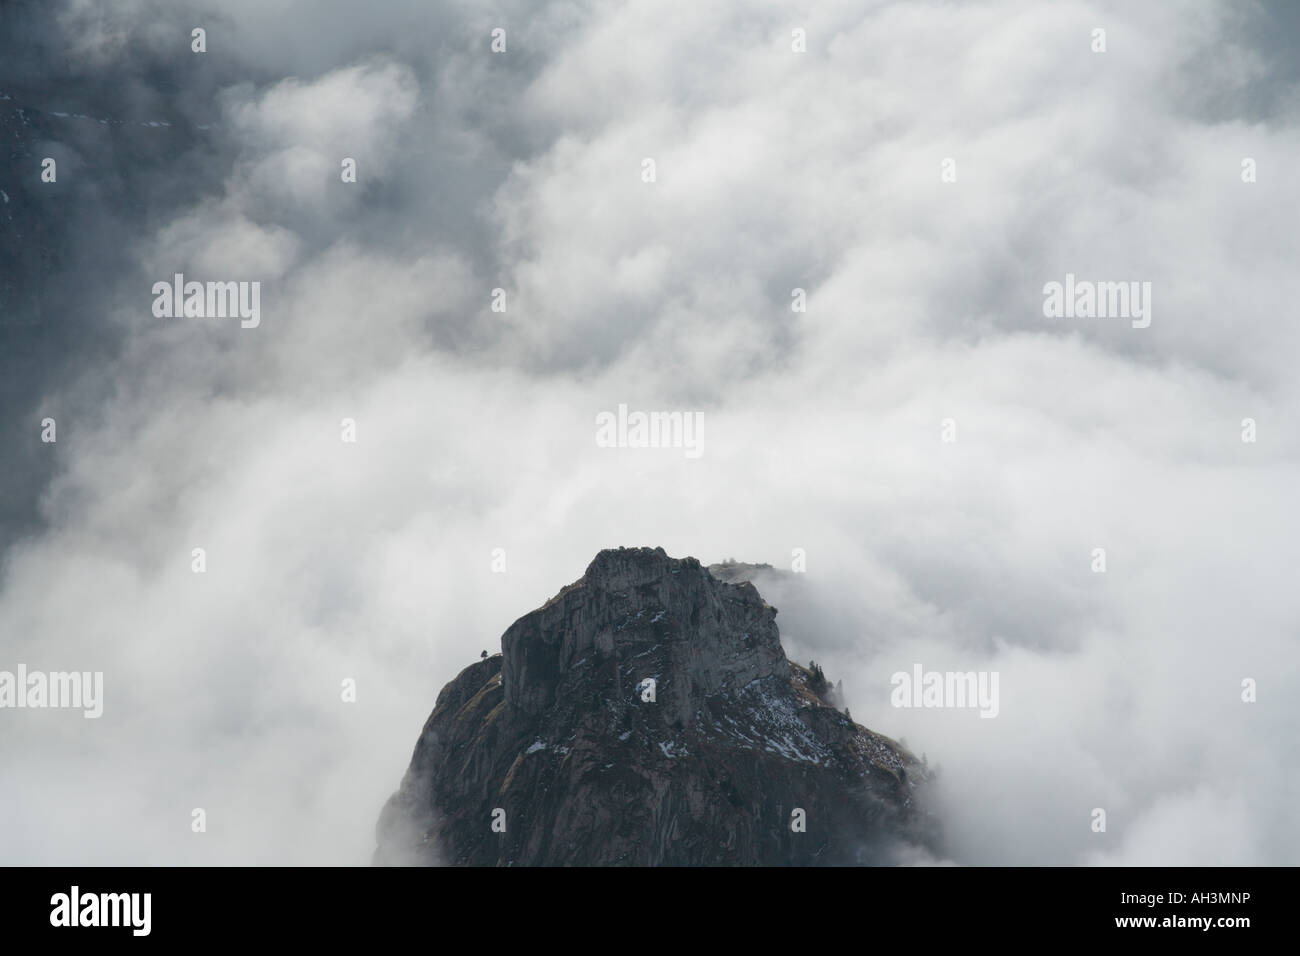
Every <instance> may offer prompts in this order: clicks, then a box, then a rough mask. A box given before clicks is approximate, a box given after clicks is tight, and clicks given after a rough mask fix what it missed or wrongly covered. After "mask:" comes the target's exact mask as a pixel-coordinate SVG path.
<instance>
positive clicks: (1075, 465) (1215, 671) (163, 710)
mask: <svg viewBox="0 0 1300 956" xmlns="http://www.w3.org/2000/svg"><path fill="white" fill-rule="evenodd" d="M1296 16H1297V15H1296V13H1295V12H1294V10H1292V9H1290V8H1289V7H1287V6H1286V5H1278V6H1273V5H1257V4H1247V3H1227V2H1210V0H1189V2H1186V3H1180V4H1176V5H1175V4H1161V5H1155V4H1150V5H1148V4H1128V3H1118V2H1117V3H1092V4H1083V3H1070V2H1061V3H1050V4H1048V3H1027V2H1010V0H990V2H971V3H961V4H957V3H952V4H926V5H920V4H914V3H901V2H900V3H863V2H861V0H857V2H851V3H850V2H845V3H834V2H832V3H823V4H817V5H815V7H814V8H803V7H797V6H795V5H791V4H777V3H758V4H755V3H745V4H740V3H732V2H729V0H724V2H719V3H710V4H696V3H664V2H656V3H639V2H638V3H563V4H556V3H551V4H538V3H532V2H529V3H522V2H521V3H506V4H500V5H497V6H495V7H494V8H493V9H491V10H485V9H483V8H482V5H481V4H474V3H468V2H467V3H461V4H455V3H442V4H428V3H425V2H423V0H409V2H379V3H375V4H371V5H367V6H366V7H365V8H364V9H363V8H362V7H359V6H358V5H356V4H354V3H350V2H342V0H329V2H311V3H308V2H283V0H282V2H267V0H226V2H223V3H221V4H219V5H213V6H212V7H205V6H203V5H199V4H192V3H189V2H168V3H162V2H146V0H122V2H118V3H114V4H112V5H101V4H98V3H91V2H89V0H61V2H59V3H52V4H16V5H13V6H7V7H6V10H5V12H4V13H3V14H0V18H8V19H7V20H4V19H0V54H3V55H0V94H4V95H7V96H9V97H10V99H8V100H0V121H2V122H4V123H5V124H7V125H6V126H5V127H4V130H5V131H7V132H8V133H9V134H12V133H14V132H15V131H16V132H17V134H18V135H17V137H16V138H15V139H14V142H16V143H18V144H19V145H18V146H16V147H13V153H12V155H9V156H8V157H7V158H0V189H3V190H5V192H6V194H7V195H8V196H9V197H10V200H11V201H10V202H9V203H6V204H4V205H3V206H0V243H3V245H2V246H0V249H3V251H4V252H5V253H6V257H5V258H6V264H5V265H3V266H0V278H4V279H5V281H6V282H7V285H3V286H0V292H3V294H4V298H3V300H0V305H3V307H4V312H3V316H2V317H0V376H2V377H0V403H3V404H0V448H3V467H2V468H0V491H2V492H3V496H0V497H3V501H4V506H3V508H0V549H2V550H3V559H2V560H3V572H2V573H3V577H2V578H0V669H10V670H12V669H13V668H14V667H15V666H16V665H17V664H19V663H24V664H26V665H27V666H28V667H29V668H31V669H42V670H66V669H77V670H102V671H103V672H104V680H105V704H104V708H105V709H104V716H103V717H102V718H100V719H99V720H85V719H83V718H82V717H81V716H80V714H79V713H76V712H65V711H13V710H5V711H0V859H3V860H5V861H7V862H14V863H49V864H81V863H96V864H103V863H147V864H152V863H209V862H216V863H284V864H288V863H363V862H366V861H367V860H368V858H369V853H370V850H371V848H372V846H373V835H372V833H373V826H374V822H375V819H376V817H377V815H378V812H379V808H380V806H381V804H382V802H383V800H384V799H385V798H386V797H387V796H388V794H389V793H391V792H392V790H393V789H394V788H395V787H396V785H397V783H398V781H399V779H400V777H401V774H402V772H403V770H404V769H405V766H406V762H407V760H408V759H409V756H410V752H411V749H412V747H413V746H414V743H415V739H416V736H417V735H418V733H419V730H420V727H421V726H422V723H423V721H424V719H425V717H426V716H427V715H428V712H429V711H430V710H431V708H432V706H433V701H434V698H435V696H436V694H437V691H438V690H439V689H440V688H441V687H442V685H443V684H444V683H446V682H447V681H448V680H450V679H451V678H452V677H453V676H454V675H455V674H456V673H457V672H458V671H459V670H460V669H461V668H462V667H463V666H464V665H466V664H468V663H470V662H471V661H473V660H475V659H477V657H478V654H479V652H480V650H482V649H484V648H487V649H489V650H493V651H495V650H497V649H499V637H500V634H501V632H502V631H503V630H505V628H506V627H507V626H508V625H509V624H510V623H511V622H512V621H513V620H514V619H515V618H516V617H518V616H519V615H520V614H523V613H524V612H526V611H528V610H530V609H531V608H533V607H535V606H537V605H538V604H540V603H541V602H542V601H544V600H545V599H547V598H548V597H550V596H551V595H552V594H554V593H555V592H556V591H558V590H559V588H560V587H561V586H562V585H563V584H566V583H568V582H570V581H572V580H574V579H575V578H577V577H578V576H579V575H580V574H581V573H582V570H583V569H584V568H585V566H586V564H587V563H588V561H589V560H590V559H591V557H592V556H593V555H594V554H595V553H596V551H597V550H599V549H600V548H602V547H615V546H618V545H661V546H663V547H664V548H665V549H666V550H667V551H668V552H669V553H670V554H672V555H675V556H682V555H687V554H691V555H695V556H697V557H699V558H701V559H702V560H704V561H706V562H708V561H715V560H720V559H722V558H725V557H728V556H734V557H736V558H738V559H741V560H749V561H767V562H770V563H772V564H773V565H775V566H777V567H784V568H788V567H789V566H790V563H791V552H792V550H793V549H795V548H802V549H804V550H805V551H806V553H807V569H808V570H807V574H806V575H805V576H803V577H802V578H798V579H795V580H794V581H787V582H783V583H776V584H773V585H772V586H771V588H769V589H767V590H765V592H764V593H765V596H767V598H768V600H769V601H770V602H771V603H773V604H775V605H776V606H777V607H778V608H781V614H780V615H779V616H778V619H777V620H778V624H780V625H781V627H782V632H783V636H784V640H785V643H786V646H787V649H788V650H789V651H790V653H791V656H792V657H793V658H794V659H796V660H806V659H807V658H809V657H811V656H815V657H816V658H817V659H818V661H819V662H821V663H822V664H823V666H824V667H825V670H826V672H827V674H828V676H830V677H831V678H832V679H833V680H839V679H843V681H844V686H845V691H846V694H847V696H848V699H849V702H850V705H851V709H852V712H853V715H854V717H855V719H857V720H858V721H860V722H862V723H865V724H866V725H867V726H869V727H871V728H872V729H874V730H878V731H880V732H883V733H886V734H889V735H891V736H894V737H903V738H905V739H906V741H907V743H908V745H909V746H910V747H911V748H912V749H913V750H915V751H917V752H918V753H920V752H925V753H926V755H927V757H928V760H929V762H930V764H931V765H934V764H936V763H938V764H939V765H940V766H941V768H942V776H941V784H940V790H941V798H942V803H943V808H944V814H945V820H946V824H947V829H948V835H949V838H950V842H951V847H950V853H949V857H950V858H951V859H952V860H953V861H955V862H958V863H982V864H1003V863H1061V864H1092V863H1122V864H1130V863H1133V864H1170V865H1173V864H1217V863H1228V864H1234V863H1243V864H1245V863H1256V864H1260V863H1262V864H1295V863H1297V862H1300V827H1298V825H1297V824H1296V822H1295V821H1294V814H1293V813H1292V809H1291V808H1292V807H1293V806H1294V805H1295V802H1296V799H1297V797H1300V769H1298V768H1297V766H1296V763H1295V760H1294V756H1293V755H1294V749H1295V748H1294V735H1295V727H1296V723H1297V721H1296V717H1297V709H1298V708H1300V704H1297V703H1296V702H1297V701H1300V673H1298V668H1297V660H1298V659H1300V658H1298V655H1297V653H1296V640H1297V636H1298V635H1297V621H1300V613H1298V612H1300V607H1297V605H1298V604H1300V596H1298V595H1297V589H1296V588H1295V587H1294V576H1295V569H1296V568H1297V567H1298V566H1300V553H1298V552H1300V543H1298V542H1300V534H1298V533H1297V531H1298V530H1300V529H1298V528H1297V524H1298V522H1297V507H1296V504H1295V493H1294V489H1295V488H1296V487H1297V486H1298V485H1300V480H1298V479H1300V474H1298V470H1300V469H1298V467H1297V466H1298V463H1300V441H1298V440H1297V437H1296V428H1295V421H1296V410H1297V407H1298V402H1297V385H1296V374H1295V372H1296V368H1297V360H1298V359H1300V326H1297V323H1296V322H1295V321H1294V317H1293V311H1294V303H1295V302H1296V301H1297V299H1298V298H1300V275H1298V274H1297V272H1296V270H1295V263H1296V261H1297V252H1298V251H1300V250H1298V249H1297V241H1296V239H1297V235H1296V232H1297V230H1296V224H1295V209H1296V208H1297V207H1298V203H1300V182H1298V181H1297V178H1296V176H1295V174H1294V171H1295V170H1296V169H1297V168H1300V126H1298V120H1300V99H1297V80H1298V79H1300V77H1298V76H1297V67H1296V63H1297V60H1296V52H1295V46H1294V37H1295V36H1296V35H1297V34H1296V31H1295V26H1296ZM195 26H203V27H205V28H206V29H207V46H208V51H207V52H206V53H204V54H194V53H191V51H190V30H191V29H192V28H193V27H195ZM498 26H500V27H504V28H505V29H506V31H507V32H506V37H507V50H506V52H505V53H504V54H494V53H492V52H491V50H490V48H489V44H490V39H491V38H490V32H491V30H492V29H493V28H494V27H498ZM1099 27H1100V28H1103V29H1104V30H1105V31H1106V50H1105V52H1104V53H1095V52H1093V51H1092V49H1091V46H1092V44H1093V39H1092V31H1093V30H1094V29H1095V28H1099ZM796 28H798V29H803V30H805V31H806V36H807V50H806V52H803V53H795V52H793V51H792V49H791V31H792V30H794V29H796ZM20 105H21V106H22V108H23V109H24V111H25V112H24V114H23V115H24V117H26V119H23V118H21V117H18V114H17V113H16V110H17V109H18V107H19V106H20ZM57 113H68V114H69V115H68V116H66V117H60V116H57V115H55V114H57ZM74 114H83V115H84V118H83V117H78V116H76V115H74ZM100 119H104V120H106V122H104V123H101V122H99V120H100ZM28 120H30V122H28ZM153 122H159V123H161V122H166V123H169V124H170V125H169V126H165V127H163V126H149V125H148V124H149V123H153ZM44 156H53V157H56V158H58V160H59V181H58V182H57V183H55V184H42V183H40V182H39V161H40V159H41V158H42V157H44ZM343 157H352V158H355V159H356V160H357V164H358V182H357V183H355V184H345V183H343V182H341V181H340V176H339V170H340V161H341V160H342V158H343ZM1247 157H1249V158H1251V159H1253V160H1254V161H1255V164H1256V181H1255V182H1253V183H1246V182H1243V181H1242V161H1243V159H1245V158H1247ZM646 158H652V159H653V160H654V161H655V169H656V180H655V181H654V182H652V183H647V182H644V181H643V180H642V162H643V160H644V159H646ZM947 158H952V159H953V160H955V163H956V181H955V182H943V181H942V180H941V175H940V173H941V164H942V163H943V161H944V160H945V159H947ZM6 216H8V218H6ZM33 250H35V251H33ZM38 254H39V255H43V256H45V258H44V259H42V260H41V261H42V262H44V263H45V265H43V266H42V267H41V268H42V269H43V270H44V271H38V270H36V269H35V267H29V266H28V265H27V264H26V263H28V262H29V261H30V260H27V259H20V256H23V255H26V256H33V255H38ZM20 262H21V263H22V265H15V263H20ZM176 272H183V273H184V274H185V275H186V276H187V277H190V278H197V279H200V280H207V279H213V280H236V281H260V282H261V283H262V300H261V304H262V317H261V324H260V326H259V327H258V328H256V329H241V328H240V327H239V323H238V321H234V320H220V319H213V320H205V319H193V318H191V319H174V320H163V319H158V318H155V317H154V316H153V314H152V312H151V305H152V302H153V296H152V294H151V291H150V290H151V286H152V284H153V283H154V282H156V281H159V280H164V281H166V280H170V278H171V276H172V275H173V274H174V273H176ZM1067 273H1073V274H1075V275H1076V276H1078V277H1079V278H1080V279H1089V280H1099V281H1130V280H1131V281H1140V282H1150V283H1151V288H1152V300H1151V301H1152V312H1151V319H1152V321H1151V324H1150V326H1149V327H1147V328H1134V327H1133V326H1132V324H1131V323H1130V321H1129V320H1128V319H1124V318H1072V319H1065V318H1062V319H1049V318H1045V317H1044V315H1043V310H1042V305H1043V291H1042V290H1043V286H1044V284H1045V283H1048V282H1052V281H1064V278H1065V276H1066V274H1067ZM795 287H799V288H803V289H805V290H806V293H807V311H806V312H804V313H795V312H792V311H791V290H792V289H793V288H795ZM494 288H503V289H505V290H506V303H507V306H506V311H505V312H504V313H501V312H494V311H492V309H491V304H492V290H493V289H494ZM33 303H36V304H33ZM620 403H624V404H627V405H628V406H629V407H631V408H634V409H644V410H658V409H662V410H670V409H675V410H683V411H699V412H703V414H704V432H703V435H704V445H703V449H704V453H703V455H702V456H701V457H700V458H699V459H698V460H691V459H689V458H687V457H685V456H684V455H683V454H682V451H681V450H680V449H628V448H616V449H610V448H600V447H597V445H596V443H595V441H594V434H595V419H596V415H597V414H598V413H600V412H602V411H606V410H614V409H616V408H617V406H618V405H619V404H620ZM46 416H52V417H54V418H55V419H56V420H57V422H58V441H57V443H56V444H54V445H48V444H43V443H41V442H40V421H41V419H42V418H44V417H46ZM344 418H351V419H354V420H355V422H356V429H357V441H356V442H355V443H354V444H348V443H344V442H342V441H341V440H340V422H341V420H342V419H344ZM1245 418H1251V419H1254V420H1255V422H1256V426H1257V440H1256V441H1255V442H1253V443H1247V442H1243V441H1242V439H1241V434H1242V420H1243V419H1245ZM945 419H952V420H953V422H954V423H955V428H956V441H955V442H945V441H943V440H941V427H942V426H941V423H942V422H943V421H944V420H945ZM196 547H202V548H204V549H205V550H206V552H207V571H206V573H204V574H194V573H192V572H191V557H190V556H191V550H192V549H193V548H196ZM1099 547H1100V548H1105V549H1106V556H1107V570H1106V572H1105V573H1104V574H1096V573H1093V572H1092V570H1091V568H1090V565H1091V562H1092V552H1093V549H1094V548H1099ZM496 548H501V549H504V551H505V554H506V571H505V573H493V571H492V552H493V549H496ZM769 592H771V593H769ZM914 663H921V664H922V665H924V666H925V667H926V668H927V669H931V670H941V671H946V670H990V671H997V672H998V673H999V675H1000V690H1001V707H1000V713H999V716H998V717H997V718H996V719H992V720H982V719H980V718H979V717H978V715H977V714H976V713H975V712H972V711H953V710H937V711H924V710H903V709H895V708H893V707H891V706H890V702H889V692H890V682H889V678H890V675H891V674H892V673H893V672H894V671H897V670H908V669H910V668H911V667H912V665H913V664H914ZM345 678H353V679H355V680H356V681H357V687H358V691H357V701H356V703H344V702H342V701H341V700H340V682H341V681H342V680H344V679H345ZM1243 678H1253V679H1255V680H1256V681H1257V682H1258V702H1256V703H1253V704H1247V703H1243V702H1242V701H1241V697H1240V695H1241V681H1242V679H1243ZM195 807H202V808H204V809H205V810H206V812H207V817H208V830H207V832H206V833H203V834H195V833H192V832H191V830H190V819H191V818H190V813H191V810H192V808H195ZM1096 807H1101V808H1105V809H1106V811H1107V815H1108V829H1107V832H1106V833H1104V834H1098V833H1094V832H1092V830H1091V828H1090V823H1091V816H1090V814H1091V811H1092V810H1093V808H1096Z"/></svg>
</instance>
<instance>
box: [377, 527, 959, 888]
mask: <svg viewBox="0 0 1300 956" xmlns="http://www.w3.org/2000/svg"><path fill="white" fill-rule="evenodd" d="M743 567H744V566H738V565H735V564H729V565H727V566H725V567H719V566H715V569H710V568H707V567H705V566H703V565H702V564H700V562H699V561H697V560H696V559H695V558H680V559H678V558H670V557H669V556H668V555H667V554H665V553H664V551H663V549H662V548H653V549H651V548H619V549H618V550H607V551H602V552H600V553H599V554H598V555H596V558H595V560H593V561H592V562H591V564H590V566H588V568H587V571H586V573H585V574H584V575H583V576H582V578H581V579H580V580H578V581H576V582H574V583H573V584H570V585H568V586H567V587H565V588H564V589H563V590H561V591H560V593H559V594H557V595H556V596H555V597H554V598H552V599H551V600H550V601H548V602H547V603H546V604H545V605H543V606H542V607H540V608H538V609H537V610H535V611H533V612H531V613H529V614H526V615H525V616H524V617H522V618H520V619H519V620H518V621H516V622H515V623H514V624H512V625H511V626H510V628H509V629H508V630H507V631H506V632H505V634H504V635H503V636H502V639H501V649H502V653H501V654H498V655H494V656H492V657H488V658H486V659H484V660H480V661H478V662H476V663H474V664H471V665H470V666H469V667H466V668H465V669H464V670H463V671H461V673H460V674H459V675H458V676H457V677H456V678H455V680H453V681H452V682H451V683H450V684H448V685H447V686H446V687H445V688H443V690H442V693H440V694H439V695H438V700H437V703H436V704H435V706H434V709H433V713H432V714H431V715H430V716H429V719H428V720H427V721H426V722H425V725H424V730H423V731H422V732H421V734H420V738H419V741H418V743H417V744H416V747H415V753H414V756H413V757H412V759H411V764H410V767H409V768H408V769H407V771H406V775H405V776H404V778H403V779H402V782H401V786H400V788H399V789H398V791H397V792H396V793H395V794H394V795H393V796H392V797H391V798H390V799H389V800H388V803H387V804H386V805H385V806H384V809H383V812H382V813H381V815H380V819H379V823H378V826H377V838H378V848H377V850H376V852H375V858H374V861H375V863H377V864H403V865H405V864H425V865H441V864H451V865H471V866H538V865H543V866H544V865H577V866H603V865H640V866H655V865H817V864H820V865H851V864H890V863H895V862H899V860H900V859H901V858H902V855H903V854H904V853H906V852H907V851H908V850H909V849H911V848H913V847H916V846H921V847H931V846H933V844H934V840H935V833H936V828H935V826H934V822H933V820H932V818H931V816H930V814H929V813H927V812H926V810H925V809H924V807H923V800H924V785H925V783H926V780H927V773H926V770H925V768H924V767H923V766H922V763H921V762H920V761H918V760H917V759H916V758H915V757H913V756H912V755H911V754H909V753H907V752H906V751H905V750H904V749H903V748H902V747H901V746H899V744H897V743H895V742H894V741H892V740H890V739H888V738H886V737H883V736H881V735H879V734H876V733H872V732H871V731H870V730H868V729H866V728H865V727H862V726H859V725H858V724H856V723H854V722H853V721H852V720H851V719H850V718H849V716H848V715H847V714H846V713H845V712H843V711H841V710H839V709H837V706H836V705H837V704H838V703H839V701H838V700H837V699H836V697H835V694H834V691H833V689H832V688H831V686H830V684H829V683H828V682H827V680H826V679H825V677H824V676H823V674H822V672H821V670H820V669H819V668H816V667H814V668H812V669H809V668H804V667H801V666H800V665H798V664H794V663H792V662H791V661H789V660H787V658H786V655H785V652H784V651H783V650H782V647H781V641H780V637H779V634H778V631H777V626H776V613H777V612H776V609H775V608H773V607H771V606H769V605H768V604H767V603H766V602H765V601H764V600H763V598H762V597H761V596H760V595H759V593H758V590H757V589H756V588H755V587H754V585H753V584H752V583H750V582H749V581H748V580H745V579H744V578H745V575H744V573H743ZM715 570H716V573H714V571H715Z"/></svg>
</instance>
